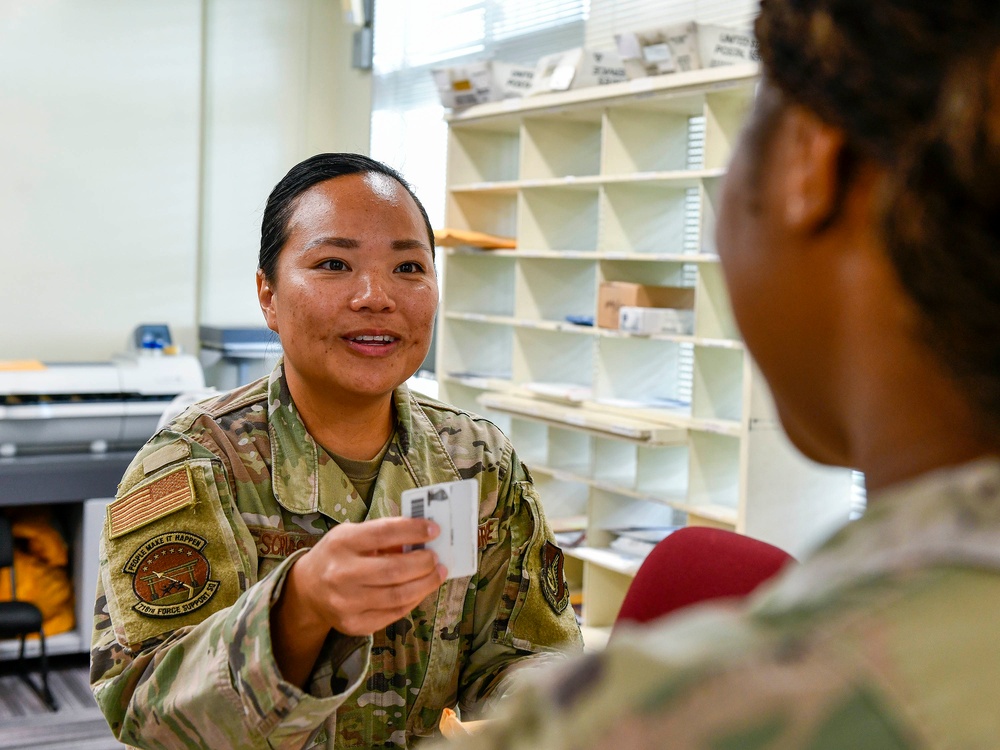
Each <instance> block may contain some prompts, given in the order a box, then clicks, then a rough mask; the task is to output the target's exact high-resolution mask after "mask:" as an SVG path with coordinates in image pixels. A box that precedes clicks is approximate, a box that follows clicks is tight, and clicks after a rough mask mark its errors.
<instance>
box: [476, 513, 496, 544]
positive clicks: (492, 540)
mask: <svg viewBox="0 0 1000 750" xmlns="http://www.w3.org/2000/svg"><path fill="white" fill-rule="evenodd" d="M498 541H500V519H498V518H488V519H486V520H485V521H483V522H482V523H481V524H479V549H486V547H487V545H490V544H496V543H497V542H498Z"/></svg>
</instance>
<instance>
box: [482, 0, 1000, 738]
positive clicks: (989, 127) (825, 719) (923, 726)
mask: <svg viewBox="0 0 1000 750" xmlns="http://www.w3.org/2000/svg"><path fill="white" fill-rule="evenodd" d="M756 33H757V39H758V41H759V44H760V54H761V58H762V62H763V72H764V77H763V82H762V85H761V89H760V92H759V96H758V100H757V103H756V108H755V112H754V113H753V115H752V117H751V119H750V122H749V125H748V126H747V128H746V130H745V132H744V133H743V136H742V139H741V142H740V144H739V146H738V148H737V151H736V154H735V155H734V157H733V160H732V164H731V166H730V169H729V173H728V175H727V177H726V182H725V186H724V188H723V191H722V206H721V211H720V215H719V225H718V231H717V242H718V247H719V255H720V258H721V260H722V263H723V268H724V271H725V276H726V280H727V284H728V286H729V289H730V293H731V297H732V303H733V310H734V312H735V315H736V318H737V320H738V322H739V325H740V328H741V330H742V332H743V335H744V338H745V340H746V344H747V347H748V348H749V350H750V352H752V353H753V355H754V357H755V359H756V360H757V362H758V363H759V365H760V368H761V370H762V371H763V373H764V375H765V376H766V378H767V380H768V383H769V384H770V386H771V389H772V391H773V393H774V400H775V404H776V405H777V409H778V412H779V415H780V417H781V421H782V424H783V426H784V428H785V430H786V432H787V433H788V434H789V436H790V437H791V438H792V440H793V441H794V442H795V443H796V445H797V446H798V447H799V448H800V449H801V450H802V451H803V452H804V453H806V454H807V455H809V456H811V457H812V458H814V459H816V460H818V461H822V462H825V463H829V464H835V465H840V466H853V467H857V468H858V469H860V470H862V471H864V473H865V476H866V481H867V486H868V492H869V495H868V500H869V507H868V510H867V512H866V514H865V515H864V516H863V517H862V518H861V519H860V520H858V521H856V522H854V523H851V524H849V525H847V527H846V528H844V529H843V530H841V531H840V532H838V533H837V534H836V535H834V536H833V538H832V539H830V540H829V541H828V542H827V543H826V544H824V545H823V546H822V547H820V548H819V549H818V550H817V551H816V552H814V553H813V554H812V555H810V556H809V557H808V558H807V559H805V560H804V561H803V562H802V563H801V564H800V565H798V566H795V567H793V568H791V569H789V571H788V572H787V573H786V574H784V575H783V576H782V578H781V579H780V580H778V581H777V582H776V583H775V584H774V585H773V587H771V588H770V589H769V590H767V591H765V592H762V593H761V594H760V595H757V596H754V597H752V599H751V601H750V604H749V609H748V610H746V611H742V612H739V611H728V612H727V611H722V610H719V609H717V608H711V607H706V608H701V609H699V611H697V612H690V613H688V615H687V616H686V617H677V618H675V619H671V618H668V620H667V622H666V623H664V624H663V625H662V626H659V627H657V628H654V629H652V630H650V631H647V632H644V633H638V632H636V633H633V634H632V636H631V637H628V636H623V637H621V638H616V642H614V643H613V644H612V645H611V647H610V648H608V649H607V651H606V652H604V653H603V654H601V655H599V656H595V657H593V658H587V659H585V660H584V661H582V662H581V663H579V664H577V665H575V666H573V667H572V668H569V669H567V670H554V672H555V674H553V675H552V676H551V678H547V679H546V680H545V682H544V684H543V685H540V686H539V688H538V689H537V690H535V689H532V690H530V691H526V692H525V693H522V694H520V695H518V696H516V697H513V698H512V699H511V703H513V704H515V705H514V706H512V708H514V709H515V711H514V716H513V717H508V718H507V720H506V721H504V722H501V723H500V724H499V726H497V727H496V728H495V731H493V732H490V733H489V734H487V735H486V736H482V737H477V738H476V740H477V741H476V743H475V745H474V746H475V747H476V748H477V750H482V749H489V748H524V749H525V750H527V749H528V748H532V749H534V748H541V747H544V748H574V749H586V748H616V749H617V748H640V747H642V748H654V747H655V748H661V747H662V748H672V749H683V748H698V749H703V750H709V749H710V748H711V749H715V750H721V749H723V748H730V749H732V750H737V749H746V750H750V749H753V750H779V749H780V750H793V749H796V750H797V749H800V748H808V749H811V750H820V749H823V750H826V749H829V750H833V749H835V748H837V749H839V748H844V749H848V748H849V749H850V750H868V749H872V750H874V749H875V748H878V749H880V750H893V749H898V750H902V749H903V748H968V749H971V748H996V747H1000V711H998V710H997V706H998V705H1000V647H998V645H997V633H998V632H1000V3H998V2H997V0H944V1H943V2H941V1H938V0H875V1H874V2H857V1H856V0H764V2H762V4H761V13H760V16H759V18H758V19H757V22H756Z"/></svg>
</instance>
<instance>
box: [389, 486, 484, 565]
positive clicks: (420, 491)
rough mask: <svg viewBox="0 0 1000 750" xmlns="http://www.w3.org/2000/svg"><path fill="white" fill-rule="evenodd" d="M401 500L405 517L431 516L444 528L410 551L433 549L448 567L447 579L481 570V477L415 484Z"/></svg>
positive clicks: (430, 517) (404, 493)
mask: <svg viewBox="0 0 1000 750" xmlns="http://www.w3.org/2000/svg"><path fill="white" fill-rule="evenodd" d="M400 500H401V504H402V509H403V516H404V517H405V518H428V519H430V520H431V521H434V523H436V524H437V525H438V526H440V527H441V533H440V534H439V535H438V537H437V538H436V539H432V540H431V541H430V542H428V543H427V544H426V545H413V546H411V547H408V550H409V549H422V548H423V547H424V546H426V547H427V548H428V549H430V550H433V551H434V552H435V553H436V554H437V556H438V560H439V561H440V562H441V564H442V565H444V566H445V567H446V568H447V569H448V578H463V577H465V576H471V575H473V574H474V573H475V572H476V571H477V570H478V569H479V560H478V557H477V549H478V546H479V545H478V541H479V540H478V530H479V525H478V520H479V480H478V479H463V480H461V481H459V482H444V483H442V484H432V485H430V486H429V487H415V488H414V489H412V490H405V491H404V492H403V495H402V497H401V499H400Z"/></svg>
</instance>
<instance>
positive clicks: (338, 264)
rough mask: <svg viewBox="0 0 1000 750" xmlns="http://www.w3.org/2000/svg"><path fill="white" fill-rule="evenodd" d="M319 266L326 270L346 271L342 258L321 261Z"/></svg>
mask: <svg viewBox="0 0 1000 750" xmlns="http://www.w3.org/2000/svg"><path fill="white" fill-rule="evenodd" d="M319 267H320V268H323V269H326V270H327V271H346V270H347V264H346V263H344V261H342V260H336V259H331V260H324V261H323V262H322V263H320V264H319Z"/></svg>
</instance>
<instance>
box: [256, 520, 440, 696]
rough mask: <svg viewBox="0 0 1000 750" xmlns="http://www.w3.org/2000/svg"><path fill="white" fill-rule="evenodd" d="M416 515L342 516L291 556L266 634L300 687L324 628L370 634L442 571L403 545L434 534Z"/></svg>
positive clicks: (433, 585) (410, 604)
mask: <svg viewBox="0 0 1000 750" xmlns="http://www.w3.org/2000/svg"><path fill="white" fill-rule="evenodd" d="M439 531H440V530H439V529H438V527H437V524H435V523H434V522H433V521H426V520H420V519H414V518H380V519H377V520H374V521H365V522H364V523H343V524H340V525H338V526H335V527H334V528H332V529H330V531H328V532H327V533H326V534H324V535H323V538H322V539H320V541H319V543H318V544H316V546H315V547H313V548H312V549H310V550H309V551H308V552H307V553H306V554H304V555H302V557H300V558H299V559H298V560H296V561H295V562H294V563H293V565H292V567H291V569H290V570H289V571H288V576H287V578H286V579H285V585H284V587H283V589H282V593H281V597H280V598H279V600H278V603H277V604H276V605H275V607H274V609H273V610H272V612H271V641H272V646H273V649H274V656H275V659H276V661H277V663H278V667H279V668H280V669H281V673H282V675H283V676H284V678H285V679H286V680H288V681H289V682H291V683H293V684H296V685H299V686H300V687H302V686H303V684H304V682H305V680H306V678H307V677H308V676H309V673H310V672H311V671H312V667H313V664H314V663H315V661H316V657H317V656H318V655H319V650H320V648H321V647H322V645H323V641H324V640H325V639H326V636H327V633H329V631H330V630H331V629H335V630H337V631H338V632H340V633H343V634H345V635H359V636H364V635H370V634H372V633H374V632H375V631H376V630H378V629H379V628H384V627H386V626H388V625H390V624H392V623H394V622H396V620H398V619H400V618H401V617H404V616H406V615H407V614H409V613H410V612H411V611H412V610H413V608H414V607H416V606H417V605H418V604H419V603H420V602H422V601H423V600H424V599H425V598H426V597H427V596H428V595H429V594H431V593H432V592H433V591H434V590H435V589H437V588H438V587H439V586H440V585H441V584H442V583H443V582H444V580H445V577H446V576H447V571H446V570H445V568H444V566H443V565H440V564H438V561H437V556H436V555H435V554H434V553H433V552H431V551H430V550H426V549H423V550H414V551H412V552H403V551H402V549H403V546H404V545H416V544H424V543H426V542H428V541H430V540H431V539H433V538H434V537H436V536H437V535H438V533H439Z"/></svg>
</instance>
